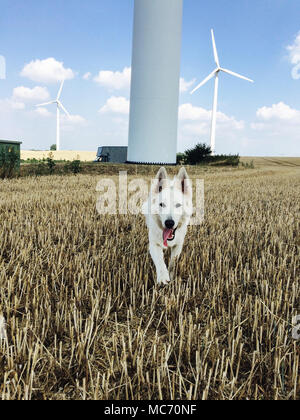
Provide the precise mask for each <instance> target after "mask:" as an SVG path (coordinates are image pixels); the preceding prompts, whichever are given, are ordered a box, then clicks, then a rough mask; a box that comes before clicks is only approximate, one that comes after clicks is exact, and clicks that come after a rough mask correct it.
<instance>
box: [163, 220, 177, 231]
mask: <svg viewBox="0 0 300 420" xmlns="http://www.w3.org/2000/svg"><path fill="white" fill-rule="evenodd" d="M165 225H166V228H167V229H173V227H174V225H175V222H174V220H171V219H170V220H166V221H165Z"/></svg>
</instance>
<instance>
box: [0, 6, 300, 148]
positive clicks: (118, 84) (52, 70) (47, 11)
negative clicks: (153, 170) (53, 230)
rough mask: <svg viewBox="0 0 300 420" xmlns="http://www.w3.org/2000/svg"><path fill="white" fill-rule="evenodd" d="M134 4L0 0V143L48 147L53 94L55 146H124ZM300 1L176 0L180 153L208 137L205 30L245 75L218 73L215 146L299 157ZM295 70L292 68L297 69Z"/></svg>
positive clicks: (225, 61) (209, 63) (209, 65)
mask: <svg viewBox="0 0 300 420" xmlns="http://www.w3.org/2000/svg"><path fill="white" fill-rule="evenodd" d="M133 6H134V1H133V0H110V1H108V0H105V1H104V0H86V1H85V2H82V1H79V0H68V1H66V0H52V1H48V0H43V1H42V2H38V1H37V0H26V2H24V1H21V0H9V1H8V0H0V7H1V13H0V55H2V56H3V57H5V59H6V79H5V80H4V79H0V138H9V139H21V140H23V148H24V149H47V148H49V146H50V145H51V144H53V143H55V129H56V121H55V106H54V105H52V106H49V107H46V108H45V107H41V108H36V107H35V105H36V104H38V103H41V102H45V101H48V100H49V99H52V98H53V99H54V97H55V95H56V93H57V90H58V87H59V79H61V78H62V77H66V79H67V80H66V82H65V86H64V90H63V93H62V97H61V100H62V102H63V104H64V105H65V107H66V108H67V109H68V111H69V112H70V113H71V114H72V117H71V119H67V118H65V117H62V132H61V143H62V149H69V150H70V149H73V150H96V148H97V147H98V146H99V145H126V144H127V137H128V110H129V85H130V66H131V48H132V28H133ZM299 16H300V2H299V0H251V1H250V0H215V1H214V2H204V1H201V0H184V19H183V42H182V66H181V77H182V81H181V94H180V108H179V129H178V150H179V151H182V150H184V149H186V148H187V147H190V146H192V145H194V144H195V143H197V142H199V141H201V142H208V141H209V137H210V109H211V107H212V97H213V81H210V82H209V83H208V84H207V85H206V86H204V87H203V88H201V89H200V90H199V91H197V93H195V94H194V95H193V96H191V95H190V93H189V92H190V90H191V89H192V88H193V86H195V84H196V81H198V82H200V81H201V80H202V79H204V78H205V77H206V76H207V75H208V73H210V72H211V71H212V70H213V69H214V61H213V55H212V46H211V39H210V29H211V28H214V31H215V37H216V42H217V48H218V51H219V56H220V61H221V65H222V66H224V67H225V68H229V69H231V70H233V71H236V72H238V73H241V74H244V75H246V76H248V77H250V78H252V79H254V80H255V84H254V85H252V84H250V83H248V82H246V81H243V80H239V79H235V78H232V77H231V76H229V75H225V74H221V77H220V91H219V114H218V125H217V139H216V141H217V146H216V148H217V152H219V153H240V154H241V155H252V156H254V155H277V156H280V155H287V156H293V155H294V156H300V95H299V92H300V20H299ZM298 71H299V73H298Z"/></svg>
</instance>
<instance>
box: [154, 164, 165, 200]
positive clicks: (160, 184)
mask: <svg viewBox="0 0 300 420" xmlns="http://www.w3.org/2000/svg"><path fill="white" fill-rule="evenodd" d="M167 180H168V174H167V171H166V168H163V167H162V168H160V170H159V171H158V172H157V175H156V178H155V182H154V192H155V193H156V194H158V193H160V192H161V191H162V189H163V188H164V187H165V186H166V181H167Z"/></svg>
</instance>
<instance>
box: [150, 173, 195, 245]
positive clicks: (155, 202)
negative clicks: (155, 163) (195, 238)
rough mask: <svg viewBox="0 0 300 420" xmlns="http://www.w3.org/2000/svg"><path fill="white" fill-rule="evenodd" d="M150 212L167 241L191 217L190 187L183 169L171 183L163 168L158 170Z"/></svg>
mask: <svg viewBox="0 0 300 420" xmlns="http://www.w3.org/2000/svg"><path fill="white" fill-rule="evenodd" d="M151 212H152V214H155V215H156V217H157V221H158V224H159V227H160V228H161V229H162V230H163V231H164V236H166V237H167V239H168V240H171V239H172V238H173V236H174V232H175V231H176V229H177V228H178V227H180V225H181V223H182V222H183V219H184V218H187V217H190V216H191V215H192V212H193V204H192V187H191V183H190V180H189V177H188V174H187V172H186V170H185V169H184V168H182V169H181V170H180V171H179V173H178V175H177V176H176V177H175V178H174V179H173V180H172V181H170V180H169V179H168V175H167V171H166V170H165V168H161V169H160V170H159V172H158V174H157V176H156V179H155V181H154V184H153V186H152V194H151Z"/></svg>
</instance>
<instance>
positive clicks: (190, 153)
mask: <svg viewBox="0 0 300 420" xmlns="http://www.w3.org/2000/svg"><path fill="white" fill-rule="evenodd" d="M184 154H185V163H186V164H188V165H197V164H198V163H203V162H204V161H205V159H207V157H208V156H211V154H212V151H211V148H210V146H207V145H206V144H205V143H202V144H200V143H198V144H197V145H196V146H195V147H194V148H193V149H188V150H186V151H185V153H184Z"/></svg>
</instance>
